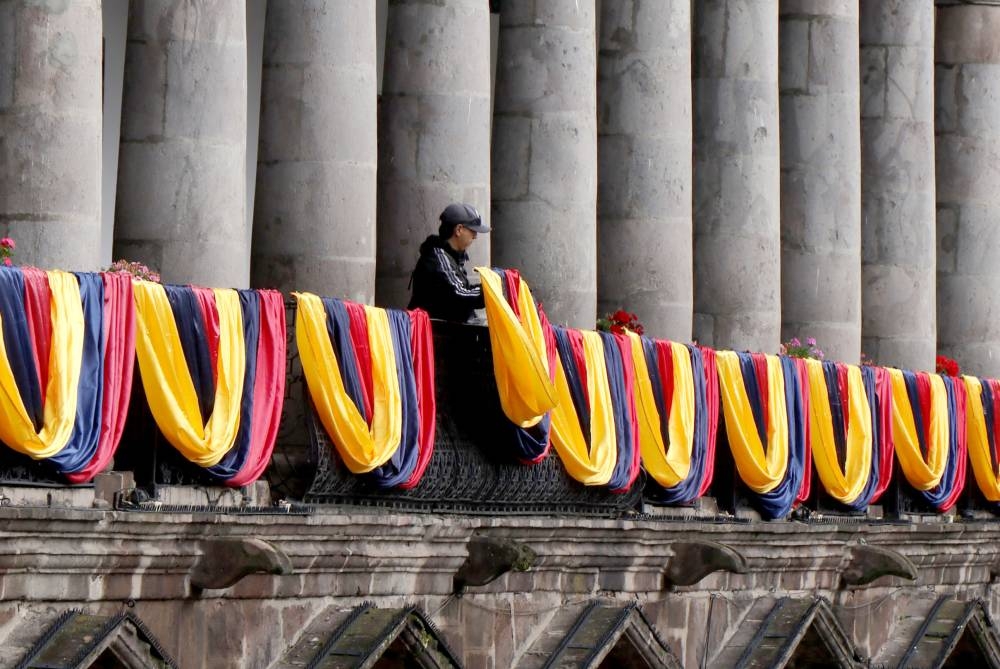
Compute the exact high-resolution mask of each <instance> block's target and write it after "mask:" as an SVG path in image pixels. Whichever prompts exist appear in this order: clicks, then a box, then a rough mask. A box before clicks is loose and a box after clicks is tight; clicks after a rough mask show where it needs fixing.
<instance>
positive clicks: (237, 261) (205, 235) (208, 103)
mask: <svg viewBox="0 0 1000 669" xmlns="http://www.w3.org/2000/svg"><path fill="white" fill-rule="evenodd" d="M246 95H247V52H246V6H245V4H244V3H243V2H238V1H237V0H219V1H218V2H213V3H175V2H168V1H166V0H139V1H137V2H133V3H131V5H130V13H129V25H128V45H127V47H126V52H125V90H124V94H123V103H122V105H123V110H122V137H121V147H120V153H119V163H118V199H117V204H116V212H115V243H114V256H115V257H116V258H120V257H125V258H128V259H129V260H137V261H141V262H144V263H146V264H147V265H149V266H151V267H153V268H154V269H156V270H159V271H160V273H161V275H162V276H163V279H164V280H165V281H169V282H177V283H195V284H201V285H207V286H231V287H246V286H247V285H248V284H249V279H250V254H249V250H250V229H249V226H248V224H247V220H246V213H245V211H246V192H245V191H246V179H245V169H246V165H245V160H246V136H247V134H246V132H247V131H246V128H247V104H246Z"/></svg>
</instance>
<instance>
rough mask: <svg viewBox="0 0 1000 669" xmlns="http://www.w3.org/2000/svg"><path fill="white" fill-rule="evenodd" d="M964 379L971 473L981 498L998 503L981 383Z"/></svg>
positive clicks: (999, 489)
mask: <svg viewBox="0 0 1000 669" xmlns="http://www.w3.org/2000/svg"><path fill="white" fill-rule="evenodd" d="M964 379H965V387H966V389H967V390H968V401H967V403H966V405H965V406H966V421H967V422H966V424H967V425H968V432H969V460H970V461H971V462H972V472H973V474H975V476H976V483H977V484H978V485H979V490H980V491H982V493H983V496H984V497H985V498H986V499H987V500H989V501H990V502H1000V481H998V480H997V471H996V469H994V467H993V458H992V457H991V456H990V440H989V436H988V432H987V430H992V429H993V426H992V425H987V424H986V414H985V411H984V410H983V386H982V382H981V381H980V380H979V379H977V378H976V377H974V376H966V377H964Z"/></svg>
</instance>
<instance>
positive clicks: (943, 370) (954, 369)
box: [935, 355, 961, 376]
mask: <svg viewBox="0 0 1000 669" xmlns="http://www.w3.org/2000/svg"><path fill="white" fill-rule="evenodd" d="M935 368H936V369H935V371H936V372H937V373H938V374H945V375H947V376H958V375H959V374H961V371H960V370H959V368H958V363H957V362H956V361H955V359H954V358H949V357H948V356H946V355H939V356H938V357H937V359H936V360H935Z"/></svg>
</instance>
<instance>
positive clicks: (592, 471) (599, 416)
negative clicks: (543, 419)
mask: <svg viewBox="0 0 1000 669" xmlns="http://www.w3.org/2000/svg"><path fill="white" fill-rule="evenodd" d="M583 353H584V357H585V359H586V361H587V378H586V381H585V382H586V384H587V390H588V393H587V394H588V396H589V400H590V449H589V450H588V449H587V441H586V439H584V436H583V430H582V429H581V428H580V421H579V419H578V417H577V414H576V409H575V408H574V406H573V396H572V394H571V393H570V390H569V383H568V382H567V380H566V374H565V373H564V372H563V368H562V365H559V364H557V365H556V384H555V385H556V393H557V397H558V399H559V402H558V404H556V406H555V408H554V409H552V445H553V446H555V449H556V452H557V453H558V454H559V457H560V458H561V459H562V462H563V465H564V466H565V467H566V471H567V472H568V473H569V475H570V476H572V477H573V478H574V479H575V480H577V481H579V482H580V483H583V484H585V485H605V484H606V483H607V482H608V481H610V480H611V475H612V474H614V471H615V464H617V461H618V450H617V436H616V434H615V417H614V413H613V411H612V406H611V387H610V386H609V385H608V369H607V367H606V366H605V362H604V344H603V343H602V342H601V336H600V335H599V334H598V333H596V332H589V331H585V332H583Z"/></svg>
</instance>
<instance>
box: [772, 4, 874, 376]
mask: <svg viewBox="0 0 1000 669" xmlns="http://www.w3.org/2000/svg"><path fill="white" fill-rule="evenodd" d="M779 6H780V35H779V51H778V53H779V67H780V72H779V83H780V87H781V177H782V178H781V313H782V323H781V331H782V337H783V338H785V339H787V338H789V337H793V336H798V337H800V338H802V339H804V338H805V337H806V336H812V337H815V338H816V339H817V340H818V341H819V344H820V346H821V347H822V348H823V350H824V351H825V352H826V353H827V355H828V357H831V358H833V359H835V360H843V361H844V362H857V361H858V358H859V355H860V353H861V141H860V134H861V129H860V116H861V109H860V107H861V105H860V81H859V70H858V67H859V65H858V49H859V45H858V2H857V0H826V1H824V2H814V1H813V0H780V5H779Z"/></svg>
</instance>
